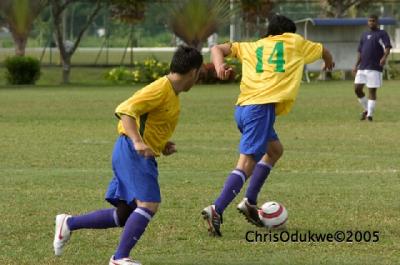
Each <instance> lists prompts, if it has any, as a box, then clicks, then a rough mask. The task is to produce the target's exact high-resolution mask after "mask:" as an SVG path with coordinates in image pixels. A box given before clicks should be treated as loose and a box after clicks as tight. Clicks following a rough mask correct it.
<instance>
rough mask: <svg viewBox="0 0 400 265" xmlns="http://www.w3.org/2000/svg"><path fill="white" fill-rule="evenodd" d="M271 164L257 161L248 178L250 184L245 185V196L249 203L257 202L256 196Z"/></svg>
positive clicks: (254, 203)
mask: <svg viewBox="0 0 400 265" xmlns="http://www.w3.org/2000/svg"><path fill="white" fill-rule="evenodd" d="M271 169H272V166H271V165H269V164H267V163H265V162H258V163H257V165H256V166H255V168H254V170H253V175H252V176H251V178H250V184H249V186H248V187H247V191H246V197H247V200H248V202H249V203H250V204H253V205H256V204H257V196H258V193H259V192H260V190H261V188H262V186H263V185H264V182H265V180H266V179H267V177H268V175H269V172H270V171H271Z"/></svg>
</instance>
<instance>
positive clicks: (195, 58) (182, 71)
mask: <svg viewBox="0 0 400 265" xmlns="http://www.w3.org/2000/svg"><path fill="white" fill-rule="evenodd" d="M202 64H203V56H202V55H201V53H200V52H199V51H198V50H196V49H195V48H192V47H189V46H183V45H180V46H179V47H178V49H177V50H176V51H175V53H174V55H173V57H172V61H171V65H170V67H169V70H170V72H171V73H172V74H178V75H180V76H181V77H182V79H183V81H184V82H185V84H184V86H185V89H184V91H188V90H189V89H190V88H191V87H192V86H193V85H194V84H195V83H196V81H197V79H198V77H199V73H200V67H201V66H202Z"/></svg>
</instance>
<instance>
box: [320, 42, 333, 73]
mask: <svg viewBox="0 0 400 265" xmlns="http://www.w3.org/2000/svg"><path fill="white" fill-rule="evenodd" d="M322 60H324V65H323V67H322V70H324V71H332V70H333V67H335V62H334V61H333V57H332V54H331V53H330V51H329V50H328V49H327V48H325V47H323V50H322Z"/></svg>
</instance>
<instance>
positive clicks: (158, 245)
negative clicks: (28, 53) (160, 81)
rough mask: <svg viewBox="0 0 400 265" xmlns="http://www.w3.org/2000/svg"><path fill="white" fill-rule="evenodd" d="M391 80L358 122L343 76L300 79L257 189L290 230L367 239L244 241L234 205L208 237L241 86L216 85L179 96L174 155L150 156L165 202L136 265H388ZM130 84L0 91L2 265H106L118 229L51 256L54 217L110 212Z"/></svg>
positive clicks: (229, 157)
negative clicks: (278, 207) (280, 209)
mask: <svg viewBox="0 0 400 265" xmlns="http://www.w3.org/2000/svg"><path fill="white" fill-rule="evenodd" d="M46 82H48V80H44V83H46ZM50 83H51V82H50ZM399 86H400V82H398V81H386V82H385V83H384V87H383V88H382V89H381V90H379V94H378V96H379V100H378V104H377V112H376V115H375V121H374V122H373V123H368V122H360V121H358V113H359V111H360V109H359V106H358V103H357V101H356V99H355V96H354V95H353V92H352V84H351V82H326V83H312V84H303V85H302V88H301V91H300V95H299V98H298V101H297V102H296V104H295V107H294V110H293V111H292V113H290V114H289V115H288V116H283V117H279V118H278V119H277V123H276V130H277V131H278V133H279V136H280V139H281V141H282V143H283V145H284V147H285V153H284V156H283V157H282V159H281V161H280V162H279V163H278V165H277V166H276V168H275V169H274V171H273V172H272V174H271V176H270V178H269V180H268V183H267V185H265V186H264V188H263V190H262V193H261V195H260V201H261V202H263V201H266V200H277V201H279V202H282V203H283V204H284V205H285V206H286V207H287V209H288V212H289V222H288V228H289V231H293V232H294V231H295V230H300V231H302V232H305V231H307V230H311V231H313V232H334V231H335V230H354V231H355V230H363V231H364V230H370V231H372V230H377V231H380V241H379V242H378V243H247V242H246V241H245V233H246V232H247V231H249V230H254V229H255V228H254V227H252V226H251V225H249V224H248V223H246V222H245V221H244V219H243V218H242V217H241V216H240V215H238V214H237V213H236V210H235V205H236V203H238V202H239V199H240V198H237V199H236V200H235V201H234V203H233V205H231V206H230V207H229V208H228V209H227V210H226V212H225V214H224V220H225V223H224V224H223V227H222V232H223V234H224V237H222V238H218V239H215V238H210V237H208V235H207V233H206V228H205V225H204V224H203V222H202V220H201V218H200V211H201V209H202V208H203V207H205V206H206V205H208V204H210V203H211V202H213V200H214V199H215V198H216V196H217V195H218V193H219V191H220V189H221V188H222V185H223V182H224V180H225V178H226V176H227V174H228V173H229V172H230V171H231V170H232V168H233V167H234V165H235V161H236V159H237V156H238V155H237V144H238V141H239V136H240V135H239V133H238V132H237V130H236V126H235V124H234V121H233V104H234V102H235V98H236V95H237V93H238V87H237V85H227V86H219V85H215V86H196V87H194V88H193V89H192V91H191V92H189V93H187V94H183V95H182V96H181V103H182V111H181V118H180V124H179V125H178V127H177V130H176V132H175V135H174V137H173V140H175V141H176V143H177V147H178V149H179V152H178V153H177V154H175V155H173V156H171V157H167V158H165V157H161V158H160V159H159V171H160V176H159V180H160V185H161V190H162V196H163V203H162V205H161V208H160V211H159V213H158V214H157V215H156V217H155V218H154V220H153V221H152V223H151V224H150V226H149V227H148V229H147V231H146V233H145V235H144V236H143V237H142V239H141V240H140V242H139V244H138V245H137V247H136V248H135V250H134V251H133V253H132V255H133V256H134V258H136V259H138V260H140V261H142V262H143V264H145V265H156V264H212V265H214V264H221V265H222V264H260V265H261V264H398V262H399V260H400V256H399V253H400V243H399V241H400V229H399V223H400V204H399V197H398V196H399V195H398V194H399V191H400V145H399V140H400V138H399V131H400V121H399V113H400V104H399V103H398V99H399V98H400V90H399V89H398V88H399ZM136 88H137V87H135V88H131V87H117V86H98V87H97V86H82V85H72V86H37V87H21V88H8V87H5V86H3V87H1V88H0V139H1V141H0V150H1V151H0V187H1V192H0V202H1V207H0V216H1V219H0V264H9V265H13V264H15V265H17V264H18V265H21V264H57V265H60V264H107V262H108V259H109V258H110V256H111V255H112V254H113V252H114V249H115V247H116V245H117V244H118V240H119V236H120V233H121V230H120V229H109V230H100V231H91V230H81V231H77V232H75V233H74V234H73V236H72V238H71V241H70V243H69V245H68V246H67V247H66V249H65V253H64V255H63V256H62V257H60V258H55V257H54V256H53V252H52V237H53V225H54V224H53V222H54V216H55V215H56V214H57V213H60V212H69V213H72V214H80V213H85V212H87V211H92V210H95V209H98V208H105V207H109V205H108V204H107V203H106V202H105V201H104V200H103V196H104V192H105V190H106V187H107V185H108V182H109V180H110V178H111V176H112V171H111V167H110V155H111V151H112V148H113V142H114V140H115V139H116V136H117V135H116V120H115V118H114V116H113V111H114V109H115V107H116V106H117V104H118V103H120V102H121V101H122V100H124V99H126V98H127V97H129V96H130V95H131V94H132V92H133V91H134V90H135V89H136ZM240 197H241V196H240ZM258 231H259V232H265V231H264V230H262V229H258Z"/></svg>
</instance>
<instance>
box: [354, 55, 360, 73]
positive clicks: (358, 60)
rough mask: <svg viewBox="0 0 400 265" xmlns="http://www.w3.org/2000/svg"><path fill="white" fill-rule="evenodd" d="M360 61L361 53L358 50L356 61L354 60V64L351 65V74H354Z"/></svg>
mask: <svg viewBox="0 0 400 265" xmlns="http://www.w3.org/2000/svg"><path fill="white" fill-rule="evenodd" d="M360 63H361V54H360V52H358V53H357V61H356V64H355V65H354V67H353V75H356V73H357V69H358V66H359V65H360Z"/></svg>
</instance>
